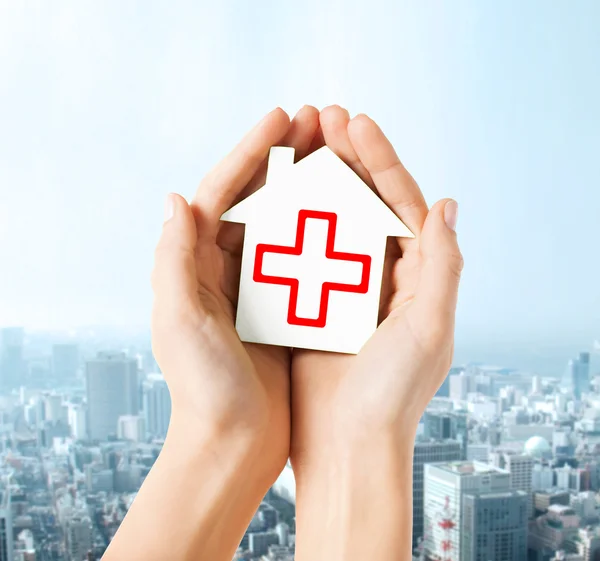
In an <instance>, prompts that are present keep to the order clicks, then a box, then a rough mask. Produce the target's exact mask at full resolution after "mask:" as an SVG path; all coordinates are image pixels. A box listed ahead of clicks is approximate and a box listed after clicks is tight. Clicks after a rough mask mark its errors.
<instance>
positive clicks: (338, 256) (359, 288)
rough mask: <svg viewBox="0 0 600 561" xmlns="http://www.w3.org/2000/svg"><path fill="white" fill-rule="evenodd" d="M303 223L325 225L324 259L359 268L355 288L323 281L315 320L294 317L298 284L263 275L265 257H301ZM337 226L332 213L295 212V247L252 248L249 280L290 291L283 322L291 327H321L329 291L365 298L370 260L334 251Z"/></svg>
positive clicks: (367, 256) (325, 312) (284, 278)
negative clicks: (252, 265)
mask: <svg viewBox="0 0 600 561" xmlns="http://www.w3.org/2000/svg"><path fill="white" fill-rule="evenodd" d="M307 219H315V220H318V221H326V223H327V235H326V243H325V258H326V259H327V260H330V259H331V260H334V261H337V262H342V261H343V262H347V263H357V264H359V265H362V272H361V275H360V282H359V283H358V284H347V283H343V282H337V280H336V281H323V282H322V283H321V282H320V281H319V283H320V287H319V288H320V290H319V291H320V303H319V315H318V317H317V318H316V319H314V318H306V317H299V315H298V293H299V290H300V281H299V279H298V278H294V277H283V276H274V275H267V274H264V273H263V261H264V257H265V254H279V255H293V256H301V255H302V254H303V251H304V250H305V247H304V239H305V232H306V221H307ZM336 225H337V214H335V213H334V212H321V211H317V210H300V211H299V212H298V226H297V229H296V243H295V245H294V246H292V247H288V246H281V245H271V244H264V243H261V244H258V245H257V246H256V259H255V261H254V275H253V279H254V280H255V281H256V282H264V283H267V284H279V285H285V286H289V287H290V299H289V305H288V313H287V322H288V323H289V324H291V325H304V326H308V327H325V323H326V321H327V308H328V306H329V294H330V293H331V291H332V290H338V291H340V292H356V293H358V294H366V293H367V291H368V290H369V275H370V271H371V257H370V256H369V255H361V254H358V253H346V252H342V251H335V250H334V243H335V230H336Z"/></svg>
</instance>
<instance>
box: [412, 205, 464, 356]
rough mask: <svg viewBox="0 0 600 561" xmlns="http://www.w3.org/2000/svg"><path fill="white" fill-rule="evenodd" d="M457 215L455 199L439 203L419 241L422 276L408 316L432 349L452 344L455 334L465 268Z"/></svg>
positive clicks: (423, 340)
mask: <svg viewBox="0 0 600 561" xmlns="http://www.w3.org/2000/svg"><path fill="white" fill-rule="evenodd" d="M457 212H458V205H457V204H456V202H455V201H453V200H452V199H444V200H442V201H439V202H438V203H436V204H435V205H434V206H433V208H432V209H431V210H430V211H429V214H428V215H427V219H426V220H425V225H424V227H423V231H422V233H421V237H420V240H419V245H420V252H421V261H422V265H421V275H420V279H419V283H418V285H417V290H416V293H415V299H414V302H413V305H412V306H411V307H410V309H409V313H410V314H411V325H412V326H413V328H414V329H415V332H416V334H417V336H418V337H419V339H420V340H421V341H422V342H423V343H424V344H425V345H428V346H431V347H432V348H435V347H436V346H439V345H440V344H443V342H444V341H445V340H448V339H449V340H450V341H451V334H452V333H453V331H454V315H455V311H456V303H457V298H458V285H459V281H460V275H461V272H462V268H463V258H462V255H461V252H460V249H459V247H458V241H457V239H456V232H455V227H456V219H457ZM449 336H450V338H449Z"/></svg>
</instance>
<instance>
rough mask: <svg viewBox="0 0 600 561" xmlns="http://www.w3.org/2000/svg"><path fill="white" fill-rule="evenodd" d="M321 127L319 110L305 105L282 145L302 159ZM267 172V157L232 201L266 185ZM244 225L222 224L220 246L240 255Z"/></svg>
mask: <svg viewBox="0 0 600 561" xmlns="http://www.w3.org/2000/svg"><path fill="white" fill-rule="evenodd" d="M318 128H319V110H318V109H316V108H315V107H311V106H310V105H305V106H304V107H303V108H302V109H300V111H298V113H297V114H296V116H295V117H294V118H293V119H292V123H291V124H290V128H289V130H288V132H287V134H286V135H285V137H284V138H283V139H282V141H281V142H280V145H281V146H291V147H292V148H294V149H295V159H296V161H298V160H300V159H301V158H303V157H304V156H306V155H307V154H308V153H309V149H310V147H311V143H312V141H313V139H314V137H315V133H316V132H317V131H318ZM266 173H267V159H266V158H265V160H264V162H263V164H261V166H260V169H259V171H258V172H257V173H256V175H255V176H254V177H253V178H252V180H251V181H250V183H249V184H248V185H247V187H246V188H245V189H243V190H242V192H241V193H240V196H239V197H238V198H237V199H236V200H235V201H234V202H233V203H232V205H233V204H235V203H236V202H238V201H239V200H242V199H245V198H246V197H248V196H250V195H251V194H252V193H254V192H255V191H256V190H257V189H258V188H259V187H261V186H262V185H264V183H265V176H266ZM243 231H244V226H243V225H242V224H236V223H234V222H224V223H222V224H221V227H220V229H219V233H218V236H217V242H218V244H219V246H220V247H221V248H222V249H223V250H224V251H226V252H228V253H230V254H231V255H234V256H237V257H239V256H240V255H241V252H242V243H241V242H242V237H243Z"/></svg>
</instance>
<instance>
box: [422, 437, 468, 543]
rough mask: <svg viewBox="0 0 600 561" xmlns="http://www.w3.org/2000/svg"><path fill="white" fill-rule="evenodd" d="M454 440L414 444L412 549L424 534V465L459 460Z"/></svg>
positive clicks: (456, 444)
mask: <svg viewBox="0 0 600 561" xmlns="http://www.w3.org/2000/svg"><path fill="white" fill-rule="evenodd" d="M460 458H461V447H460V443H459V442H457V441H456V440H445V441H424V442H415V447H414V454H413V531H412V540H413V547H415V546H416V545H417V542H418V540H419V538H422V537H423V534H424V532H425V530H424V528H423V473H424V469H425V468H424V466H425V464H429V463H434V462H452V461H456V460H460Z"/></svg>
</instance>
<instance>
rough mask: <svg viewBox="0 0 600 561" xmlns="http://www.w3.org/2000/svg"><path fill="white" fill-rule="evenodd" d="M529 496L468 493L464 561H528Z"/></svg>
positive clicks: (464, 513)
mask: <svg viewBox="0 0 600 561" xmlns="http://www.w3.org/2000/svg"><path fill="white" fill-rule="evenodd" d="M527 509H528V506H527V496H526V494H525V493H524V492H523V491H500V492H492V493H466V494H465V495H464V496H463V499H462V516H461V518H462V523H461V542H462V544H461V550H460V551H461V553H460V560H461V561H476V560H477V559H480V560H481V559H485V560H486V561H504V560H505V559H510V560H511V561H526V559H527V518H528V514H527Z"/></svg>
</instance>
